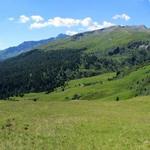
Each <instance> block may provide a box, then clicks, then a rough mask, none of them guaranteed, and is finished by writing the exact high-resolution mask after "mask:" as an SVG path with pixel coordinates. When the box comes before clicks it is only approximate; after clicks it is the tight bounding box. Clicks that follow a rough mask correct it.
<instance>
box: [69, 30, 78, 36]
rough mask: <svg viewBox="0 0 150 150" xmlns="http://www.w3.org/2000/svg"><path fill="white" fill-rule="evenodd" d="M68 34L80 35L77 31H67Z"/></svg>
mask: <svg viewBox="0 0 150 150" xmlns="http://www.w3.org/2000/svg"><path fill="white" fill-rule="evenodd" d="M66 34H67V35H75V34H78V32H76V31H69V30H68V31H66Z"/></svg>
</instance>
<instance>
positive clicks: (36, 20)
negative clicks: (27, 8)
mask: <svg viewBox="0 0 150 150" xmlns="http://www.w3.org/2000/svg"><path fill="white" fill-rule="evenodd" d="M31 19H32V20H33V21H35V22H42V21H44V18H43V17H41V16H31Z"/></svg>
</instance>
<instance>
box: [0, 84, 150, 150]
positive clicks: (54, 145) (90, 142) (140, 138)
mask: <svg viewBox="0 0 150 150" xmlns="http://www.w3.org/2000/svg"><path fill="white" fill-rule="evenodd" d="M72 86H73V83H72ZM149 100H150V97H138V98H134V99H131V100H127V101H120V102H116V101H109V99H108V101H105V102H104V101H70V102H58V101H55V102H54V101H53V102H52V101H37V102H33V101H9V102H8V101H0V112H1V113H0V149H1V150H23V149H27V150H33V149H36V150H41V149H42V150H47V149H48V150H70V149H71V150H87V149H88V150H91V149H94V150H99V149H102V150H110V149H111V150H149V149H150V132H149V128H150V109H149V106H150V101H149Z"/></svg>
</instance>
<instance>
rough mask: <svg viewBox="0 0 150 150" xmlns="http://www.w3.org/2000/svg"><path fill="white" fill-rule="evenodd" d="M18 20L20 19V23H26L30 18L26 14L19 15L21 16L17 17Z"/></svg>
mask: <svg viewBox="0 0 150 150" xmlns="http://www.w3.org/2000/svg"><path fill="white" fill-rule="evenodd" d="M19 21H20V22H21V23H27V22H28V21H30V18H29V17H28V16H25V15H21V16H20V17H19Z"/></svg>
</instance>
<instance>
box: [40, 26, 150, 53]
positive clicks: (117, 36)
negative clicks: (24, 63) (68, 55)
mask: <svg viewBox="0 0 150 150" xmlns="http://www.w3.org/2000/svg"><path fill="white" fill-rule="evenodd" d="M149 39H150V30H149V29H147V28H145V27H143V26H133V27H132V26H129V27H128V26H126V27H121V26H116V27H110V28H105V29H102V30H97V31H93V32H86V33H81V34H78V35H75V36H73V37H70V38H67V39H63V40H58V41H55V42H52V43H49V44H47V45H45V46H42V47H41V49H42V50H44V51H49V50H60V49H80V48H83V47H84V48H87V51H88V52H94V51H105V50H108V49H111V48H114V47H117V46H124V45H126V44H128V43H129V42H131V41H137V40H142V41H143V40H149Z"/></svg>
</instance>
